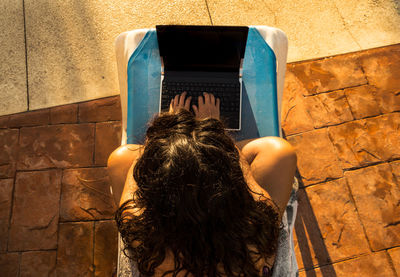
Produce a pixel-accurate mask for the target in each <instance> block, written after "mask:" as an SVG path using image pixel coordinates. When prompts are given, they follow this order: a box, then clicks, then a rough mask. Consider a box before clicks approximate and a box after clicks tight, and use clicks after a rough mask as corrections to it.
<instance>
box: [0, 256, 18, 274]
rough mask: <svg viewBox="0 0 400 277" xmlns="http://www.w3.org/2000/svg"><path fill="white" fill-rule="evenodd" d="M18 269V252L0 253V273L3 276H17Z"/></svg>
mask: <svg viewBox="0 0 400 277" xmlns="http://www.w3.org/2000/svg"><path fill="white" fill-rule="evenodd" d="M18 271H19V253H5V254H0V273H1V276H4V277H17V276H18Z"/></svg>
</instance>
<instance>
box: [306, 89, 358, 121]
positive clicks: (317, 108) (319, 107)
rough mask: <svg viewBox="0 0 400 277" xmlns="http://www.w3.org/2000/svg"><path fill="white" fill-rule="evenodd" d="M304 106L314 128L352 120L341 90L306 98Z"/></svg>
mask: <svg viewBox="0 0 400 277" xmlns="http://www.w3.org/2000/svg"><path fill="white" fill-rule="evenodd" d="M305 104H306V107H307V110H308V112H309V113H310V115H311V118H312V121H313V124H314V127H315V128H321V127H324V126H329V125H336V124H339V123H343V122H347V121H350V120H353V119H354V118H353V115H352V114H351V111H350V107H349V103H348V102H347V99H346V95H345V94H344V92H343V90H337V91H333V92H329V93H322V94H318V95H315V96H309V97H306V98H305Z"/></svg>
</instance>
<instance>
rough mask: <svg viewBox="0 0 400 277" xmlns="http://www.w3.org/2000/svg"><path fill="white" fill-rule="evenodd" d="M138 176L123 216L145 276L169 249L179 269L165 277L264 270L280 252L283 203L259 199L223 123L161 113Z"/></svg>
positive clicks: (119, 217)
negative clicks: (266, 261)
mask: <svg viewBox="0 0 400 277" xmlns="http://www.w3.org/2000/svg"><path fill="white" fill-rule="evenodd" d="M133 177H134V179H135V181H136V183H137V186H138V189H137V190H136V191H135V193H134V194H133V198H132V199H130V200H128V201H126V202H125V203H124V204H123V205H121V207H120V208H119V209H118V210H117V212H116V221H117V224H118V228H119V231H120V233H121V236H122V238H123V240H124V242H125V245H126V249H125V251H124V252H125V254H127V253H128V254H127V255H128V256H129V257H130V258H131V259H132V260H133V261H135V262H137V266H138V269H139V271H140V273H141V275H142V276H152V275H154V272H155V269H156V268H157V267H158V266H159V265H160V264H161V263H162V262H163V261H164V259H165V257H166V253H167V251H170V252H171V253H173V255H174V260H175V261H174V265H175V267H174V269H173V270H171V271H168V272H165V273H164V274H163V276H165V275H168V274H171V275H172V276H176V275H177V274H178V273H179V272H180V271H184V272H186V275H185V276H187V275H193V276H226V275H227V276H259V275H260V269H257V268H256V266H255V263H256V262H257V261H259V260H260V259H261V258H263V259H267V258H268V257H270V256H271V255H272V254H274V253H275V251H276V245H277V237H278V232H279V220H278V214H277V212H276V208H274V207H273V206H272V205H271V204H272V203H271V202H270V201H261V200H260V201H255V200H254V198H253V197H252V195H251V192H250V189H249V187H248V185H247V183H246V181H245V178H244V176H243V172H242V169H241V166H240V157H239V152H238V150H237V148H236V147H235V144H234V142H233V140H232V139H231V137H230V136H229V135H228V134H227V133H226V132H225V130H224V126H223V124H222V122H221V121H219V120H216V119H202V120H198V119H195V118H194V116H193V115H192V114H191V113H190V112H189V111H186V110H180V111H179V112H178V113H175V114H171V113H165V114H160V115H159V116H158V117H156V118H155V119H154V120H153V122H152V123H151V124H150V127H149V128H148V130H147V133H146V143H145V147H144V152H143V154H142V156H141V157H140V158H139V159H138V161H137V163H136V165H135V167H134V172H133ZM131 209H135V210H140V211H142V212H141V213H140V214H136V215H134V214H132V213H130V212H129V210H131ZM126 250H128V251H126Z"/></svg>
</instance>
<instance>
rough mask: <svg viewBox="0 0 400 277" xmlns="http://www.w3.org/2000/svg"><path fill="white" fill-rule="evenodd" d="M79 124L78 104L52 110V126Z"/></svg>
mask: <svg viewBox="0 0 400 277" xmlns="http://www.w3.org/2000/svg"><path fill="white" fill-rule="evenodd" d="M76 122H78V104H71V105H64V106H59V107H53V108H51V109H50V124H60V123H76Z"/></svg>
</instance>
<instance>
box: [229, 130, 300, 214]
mask: <svg viewBox="0 0 400 277" xmlns="http://www.w3.org/2000/svg"><path fill="white" fill-rule="evenodd" d="M236 145H237V146H238V148H239V149H240V150H241V152H242V154H243V156H244V158H245V159H246V160H247V162H248V163H249V165H250V169H251V172H252V174H253V177H254V179H255V180H256V182H257V183H258V184H259V185H260V186H261V187H262V188H263V189H265V190H266V191H267V192H268V193H269V195H270V196H271V198H272V200H274V201H275V203H276V204H277V205H278V206H279V209H280V210H281V212H283V211H284V210H285V208H286V205H287V202H288V201H289V198H290V193H291V191H292V186H293V179H294V174H295V172H296V164H297V158H296V153H295V151H294V148H293V147H292V146H291V145H290V143H289V142H287V141H286V140H284V139H282V138H280V137H263V138H258V139H251V140H245V141H239V142H237V143H236Z"/></svg>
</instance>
